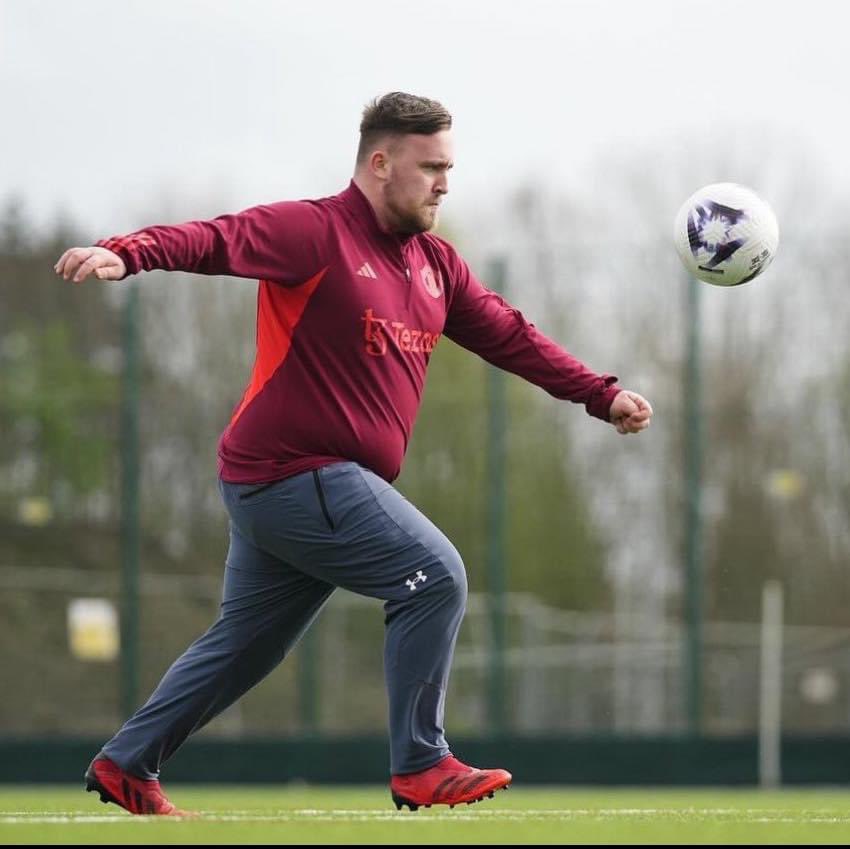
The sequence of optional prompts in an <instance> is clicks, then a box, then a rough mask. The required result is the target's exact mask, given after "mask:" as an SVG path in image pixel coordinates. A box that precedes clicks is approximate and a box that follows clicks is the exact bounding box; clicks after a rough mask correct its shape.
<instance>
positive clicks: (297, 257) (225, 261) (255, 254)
mask: <svg viewBox="0 0 850 849" xmlns="http://www.w3.org/2000/svg"><path fill="white" fill-rule="evenodd" d="M325 227H326V221H325V219H324V216H323V215H322V213H321V211H320V210H319V208H317V207H316V206H314V205H313V204H311V203H309V202H306V201H285V202H282V203H274V204H269V205H265V206H255V207H252V208H251V209H246V210H244V211H243V212H240V213H238V214H235V215H222V216H220V217H218V218H214V219H212V220H210V221H189V222H187V223H185V224H177V225H170V226H162V225H157V226H153V227H146V228H144V229H142V230H138V231H137V232H135V233H131V234H129V235H127V236H114V237H112V238H110V239H103V240H101V241H99V242H98V243H97V244H98V245H99V246H101V247H105V248H108V249H109V250H111V251H114V252H115V253H117V254H118V255H119V256H120V257H121V259H123V260H124V263H125V265H126V266H127V274H128V275H129V274H137V273H138V272H139V271H151V270H153V269H162V270H165V271H189V272H193V273H196V274H228V275H232V276H234V277H250V278H256V279H260V280H271V281H273V282H276V283H281V284H283V285H297V284H299V283H302V282H303V281H304V280H306V279H308V278H309V277H311V276H312V275H314V274H315V273H316V272H318V271H319V270H320V269H321V268H322V267H323V266H322V258H321V257H320V256H319V254H318V251H317V247H316V246H317V245H318V244H321V243H323V242H324V239H323V238H322V236H323V234H324V229H325ZM325 264H326V261H325Z"/></svg>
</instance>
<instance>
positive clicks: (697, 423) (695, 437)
mask: <svg viewBox="0 0 850 849" xmlns="http://www.w3.org/2000/svg"><path fill="white" fill-rule="evenodd" d="M686 283H687V292H688V301H687V365H686V369H685V386H684V396H685V588H686V589H685V592H686V603H685V614H686V615H685V621H686V625H687V639H686V643H685V670H686V676H687V677H686V687H685V691H686V699H687V705H686V716H687V727H688V732H689V733H690V734H692V735H694V736H698V735H699V734H700V732H701V730H702V452H703V428H702V418H701V408H702V381H701V368H700V295H701V292H702V284H700V283H699V282H698V281H697V280H694V279H692V278H690V277H688V278H687V281H686Z"/></svg>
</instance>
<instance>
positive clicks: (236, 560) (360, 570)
mask: <svg viewBox="0 0 850 849" xmlns="http://www.w3.org/2000/svg"><path fill="white" fill-rule="evenodd" d="M451 123H452V119H451V116H450V114H449V113H448V112H447V111H446V109H445V108H444V107H443V106H441V105H440V104H439V103H437V102H435V101H433V100H428V99H426V98H423V97H416V96H413V95H409V94H404V93H401V92H393V93H391V94H387V95H385V96H384V97H381V98H379V99H377V100H375V101H374V102H373V103H371V104H370V105H369V106H367V108H366V109H365V111H364V114H363V120H362V123H361V126H360V147H359V150H358V154H357V163H356V168H355V173H354V178H353V180H352V181H351V184H350V185H349V186H348V188H347V189H345V191H343V192H342V193H341V194H339V195H336V196H334V197H330V198H323V199H321V200H313V201H300V202H283V203H275V204H270V205H267V206H258V207H255V208H252V209H248V210H246V211H244V212H241V213H239V214H238V215H225V216H222V217H220V218H216V219H214V220H212V221H194V222H189V223H187V224H183V225H180V226H166V227H148V228H146V229H144V230H141V231H139V232H137V233H133V234H131V235H129V236H122V237H115V238H112V239H107V240H105V241H102V242H98V244H97V245H96V246H94V247H88V248H72V249H70V250H68V251H66V252H65V253H64V254H63V255H62V257H61V258H60V259H59V261H58V263H57V264H56V271H57V273H58V274H60V275H61V276H62V277H64V278H65V279H66V280H73V282H74V283H81V282H83V281H84V280H86V279H87V278H88V277H89V276H91V275H94V276H95V277H96V278H98V279H100V280H121V279H123V278H124V277H126V276H127V275H129V274H136V273H138V272H140V271H149V270H152V269H166V270H170V271H176V270H180V271H193V272H197V273H200V274H229V275H235V276H239V277H249V278H259V280H260V283H259V294H258V310H257V355H256V361H255V363H254V369H253V373H252V375H251V379H250V382H249V384H248V388H247V389H246V391H245V394H244V396H243V397H242V399H241V401H240V402H239V404H237V406H236V408H235V409H234V412H233V416H232V419H231V421H230V423H229V425H228V426H227V428H226V429H225V431H224V433H223V435H222V437H221V440H220V443H219V452H218V454H219V477H220V489H221V493H222V497H223V499H224V503H225V505H226V507H227V510H228V513H229V515H230V549H229V552H228V555H227V565H226V570H225V578H224V591H223V600H222V604H221V615H220V617H219V619H218V620H217V621H216V622H215V624H213V625H212V627H211V628H210V630H209V631H207V633H206V634H204V635H203V636H202V637H201V638H200V639H198V640H197V641H196V642H195V643H194V644H193V645H192V646H190V647H189V649H187V651H186V652H185V653H184V654H183V655H182V656H181V657H180V658H179V659H178V660H177V661H176V662H175V663H174V665H173V666H172V667H171V668H170V669H169V670H168V672H167V673H166V674H165V677H164V678H163V679H162V681H161V682H160V684H159V686H158V687H157V689H156V690H155V691H154V693H153V694H152V695H151V697H150V699H149V700H148V702H147V703H146V704H145V705H144V706H142V707H141V708H140V709H139V710H138V711H137V712H136V713H135V714H134V715H133V716H132V717H131V718H130V719H129V720H128V721H127V722H126V723H125V724H124V726H123V727H122V728H121V729H120V730H119V731H118V733H117V734H116V735H115V736H114V737H113V738H112V739H111V740H110V741H109V742H108V743H107V744H106V745H105V746H104V747H103V749H102V750H101V752H100V753H99V754H98V755H97V757H96V758H95V759H94V761H93V762H92V763H91V765H90V766H89V769H88V771H87V773H86V784H87V789H88V790H97V791H98V792H99V793H100V794H101V798H102V799H103V801H111V802H115V803H117V804H118V805H121V806H122V807H124V808H126V809H127V810H128V811H130V812H132V813H136V814H138V813H155V814H174V813H179V812H178V811H177V810H176V808H175V807H174V805H173V804H172V803H171V802H169V801H168V800H167V799H166V797H165V796H164V795H163V793H162V790H161V788H160V785H159V781H158V778H159V772H160V767H161V765H162V763H163V762H164V761H166V760H167V759H168V758H169V757H170V756H171V755H172V754H173V753H174V752H175V751H176V749H177V748H178V747H179V746H180V745H181V744H182V743H183V741H184V740H185V739H186V738H187V737H188V736H189V735H190V734H192V733H193V732H194V731H197V730H198V729H199V728H201V727H202V726H203V725H205V724H206V723H207V722H209V721H210V720H211V719H212V718H213V717H215V716H216V715H217V714H219V713H220V712H221V711H222V710H224V709H225V708H226V707H228V706H229V705H230V704H232V703H233V702H234V701H235V700H236V699H238V698H239V697H240V696H241V695H242V694H243V693H245V692H246V691H247V690H248V689H250V688H251V687H253V686H254V685H255V684H256V683H258V682H259V681H260V680H261V679H262V678H263V677H264V676H265V675H267V674H268V673H269V672H270V671H271V670H272V669H274V668H275V667H276V666H277V664H278V663H279V662H280V661H281V660H282V659H283V658H284V657H285V656H286V654H287V653H288V652H289V650H290V649H291V648H292V647H293V646H294V645H295V643H296V642H297V641H298V639H299V637H300V636H301V635H302V634H303V633H304V631H305V630H306V629H307V628H308V627H309V625H310V623H311V622H312V621H313V619H314V618H315V617H316V615H317V614H318V612H319V610H320V609H321V607H322V606H323V605H324V603H325V602H326V601H327V599H328V597H329V596H330V594H331V593H332V592H333V590H334V588H335V587H345V588H346V589H348V590H352V591H354V592H357V593H362V594H364V595H368V596H372V597H375V598H380V599H382V600H384V601H385V611H386V641H385V651H384V664H385V675H386V685H387V690H388V696H389V727H390V752H391V781H390V787H391V792H392V798H393V801H394V802H395V803H396V806H397V807H398V808H399V809H400V808H401V806H402V805H408V806H409V807H410V809H411V810H416V808H417V807H418V806H419V805H431V804H448V805H455V804H458V803H460V802H470V801H475V800H478V799H481V798H483V797H484V796H492V795H493V791H495V790H497V789H500V788H502V787H506V786H507V785H508V783H509V782H510V780H511V775H510V773H508V772H506V771H505V770H501V769H484V770H480V769H474V768H472V767H469V766H466V765H465V764H463V763H461V762H460V761H459V760H457V759H456V758H455V757H454V756H453V755H452V754H451V752H450V750H449V746H448V744H447V742H446V739H445V736H444V732H443V727H442V724H443V716H444V700H445V695H446V686H447V682H448V677H449V669H450V666H451V660H452V655H453V652H454V646H455V641H456V638H457V633H458V629H459V627H460V622H461V619H462V618H463V614H464V609H465V601H466V574H465V570H464V565H463V562H462V560H461V558H460V555H459V554H458V552H457V551H456V550H455V548H454V546H453V545H452V544H451V543H450V542H449V540H448V539H446V537H445V536H444V535H443V534H442V533H441V532H440V531H439V530H438V529H437V528H436V527H435V526H434V525H433V524H432V523H431V522H430V521H429V520H428V519H427V518H426V517H425V516H423V515H422V514H421V513H420V512H419V511H418V510H417V509H416V508H415V507H413V506H412V505H411V504H410V503H409V502H408V501H406V500H405V499H404V498H403V497H402V496H401V495H400V494H399V493H398V491H397V490H395V489H394V488H393V487H392V486H391V482H392V481H393V480H394V479H395V478H396V477H397V475H398V473H399V470H400V467H401V462H402V459H403V456H404V453H405V450H406V448H407V444H408V441H409V439H410V434H411V431H412V428H413V423H414V419H415V417H416V413H417V410H418V407H419V403H420V398H421V394H422V389H423V385H424V381H425V371H426V368H427V366H428V361H429V359H430V356H431V352H432V351H433V349H434V347H435V345H436V344H437V342H438V340H439V339H440V337H441V336H443V335H446V336H448V337H449V338H450V339H452V340H454V341H455V342H457V343H458V344H460V345H462V346H463V347H465V348H468V349H469V350H470V351H473V352H474V353H476V354H478V355H480V356H481V357H483V358H484V359H486V360H487V361H488V362H491V363H493V364H494V365H496V366H499V367H501V368H503V369H507V370H508V371H512V372H514V373H516V374H518V375H520V376H521V377H524V378H525V379H526V380H529V381H531V382H532V383H535V384H537V385H538V386H541V387H542V388H544V389H545V390H546V391H548V392H550V393H551V394H552V395H554V396H555V397H558V398H562V399H568V400H571V401H575V402H581V403H583V404H584V405H585V407H586V409H587V411H588V412H589V413H590V414H591V415H593V416H596V417H597V418H600V419H602V420H604V421H609V422H610V423H611V424H613V425H614V427H615V428H616V430H617V431H618V433H621V434H628V433H638V432H640V431H642V430H644V429H645V428H646V427H647V426H648V425H649V421H650V417H651V415H652V409H651V407H650V405H649V404H648V403H647V402H646V401H645V400H644V399H643V398H642V397H641V396H640V395H638V394H636V393H634V392H628V391H625V390H621V389H620V388H619V387H618V386H617V385H616V382H615V381H616V378H614V377H613V376H609V375H597V374H595V373H594V372H592V371H590V369H588V368H587V367H586V366H584V365H583V364H582V363H581V362H579V361H578V360H576V359H575V358H574V357H572V356H571V355H570V354H568V353H567V352H566V351H564V350H563V349H561V348H560V347H558V346H557V345H556V344H555V343H554V342H552V341H551V340H549V339H547V338H546V337H545V336H543V335H542V334H541V333H539V332H538V331H537V330H536V329H535V328H534V326H533V325H531V324H529V323H528V322H527V321H526V320H525V319H524V318H523V316H522V315H521V314H520V313H519V312H518V311H517V310H515V309H513V308H512V307H511V306H510V305H509V304H507V303H506V302H505V301H504V300H503V299H502V298H500V297H499V296H498V295H496V294H494V293H493V292H490V291H488V290H487V289H485V288H484V287H483V286H482V285H481V283H479V281H478V280H477V279H476V278H475V276H474V275H473V274H472V272H471V271H470V270H469V268H468V266H467V265H466V263H465V262H464V261H463V260H462V259H461V257H460V256H458V254H457V253H456V252H455V251H454V249H453V248H452V247H451V246H450V245H449V244H448V243H447V242H445V241H443V240H442V239H440V238H439V237H437V236H434V235H432V234H431V233H430V232H429V231H430V230H432V229H433V228H434V226H435V225H436V223H437V217H438V211H439V206H440V203H441V202H442V200H443V198H444V196H445V194H446V192H447V191H448V172H449V169H451V168H452V165H453V160H452V144H451V133H450V130H451Z"/></svg>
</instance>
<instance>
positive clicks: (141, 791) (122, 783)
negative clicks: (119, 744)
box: [86, 757, 188, 817]
mask: <svg viewBox="0 0 850 849" xmlns="http://www.w3.org/2000/svg"><path fill="white" fill-rule="evenodd" d="M86 790H87V791H88V792H91V791H92V790H97V791H98V793H100V801H101V802H103V803H104V804H106V803H107V802H114V803H115V804H116V805H120V806H121V807H122V808H124V810H125V811H129V812H130V813H131V814H158V815H160V816H176V817H179V816H188V814H187V812H186V811H180V810H178V809H177V808H176V807H175V806H174V805H173V804H172V803H171V802H169V801H168V799H166V798H165V794H164V793H163V792H162V788H161V787H160V786H159V782H158V781H156V780H149V781H146V780H145V779H143V778H136V776H135V775H130V774H129V773H128V772H124V770H123V769H121V767H119V766H118V764H116V763H114V762H113V761H111V760H109V758H104V757H98V758H95V759H94V760H93V761H92V762H91V764H90V765H89V768H88V769H87V770H86Z"/></svg>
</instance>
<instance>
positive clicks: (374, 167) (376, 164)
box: [369, 148, 391, 180]
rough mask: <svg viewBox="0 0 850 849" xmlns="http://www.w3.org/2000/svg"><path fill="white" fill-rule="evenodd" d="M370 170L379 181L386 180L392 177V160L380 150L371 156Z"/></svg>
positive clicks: (374, 151) (373, 152)
mask: <svg viewBox="0 0 850 849" xmlns="http://www.w3.org/2000/svg"><path fill="white" fill-rule="evenodd" d="M369 170H370V171H371V172H372V174H374V176H375V177H377V178H378V179H379V180H386V179H387V178H388V177H389V176H390V170H391V165H390V158H389V156H388V155H387V152H386V151H385V150H382V149H381V148H378V149H377V150H373V151H372V153H371V154H369Z"/></svg>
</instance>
